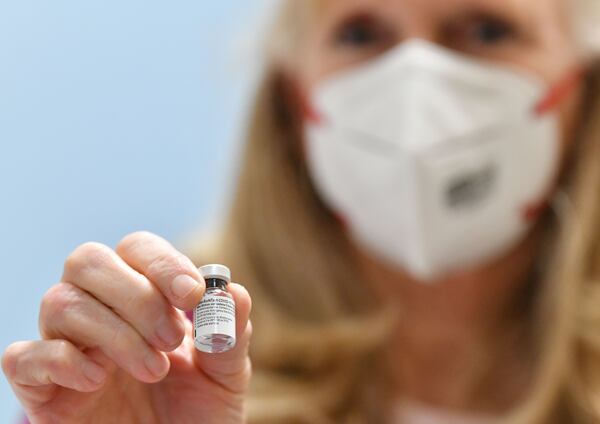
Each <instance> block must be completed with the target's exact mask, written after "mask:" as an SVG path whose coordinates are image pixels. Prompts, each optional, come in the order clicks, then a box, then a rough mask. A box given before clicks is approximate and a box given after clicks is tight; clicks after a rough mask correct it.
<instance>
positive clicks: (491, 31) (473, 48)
mask: <svg viewBox="0 0 600 424" xmlns="http://www.w3.org/2000/svg"><path fill="white" fill-rule="evenodd" d="M519 37H520V34H519V30H518V29H517V27H516V25H515V24H513V23H511V22H510V21H508V20H507V19H504V18H502V17H498V16H493V15H486V14H483V15H482V14H472V15H468V16H465V17H464V18H463V19H461V20H460V21H457V22H455V23H453V24H452V25H450V26H449V27H447V29H446V41H447V42H448V44H449V45H450V46H451V47H453V48H456V49H458V50H462V51H465V52H479V53H485V52H489V50H490V49H492V48H496V47H501V46H504V45H505V44H507V43H510V42H512V41H516V40H517V38H519ZM484 49H487V50H484ZM482 50H483V51H482Z"/></svg>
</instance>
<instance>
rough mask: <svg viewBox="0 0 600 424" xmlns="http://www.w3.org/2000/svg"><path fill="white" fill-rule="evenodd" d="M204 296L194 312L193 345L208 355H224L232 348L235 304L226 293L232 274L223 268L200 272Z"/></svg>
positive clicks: (209, 266)
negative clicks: (204, 290) (203, 285)
mask: <svg viewBox="0 0 600 424" xmlns="http://www.w3.org/2000/svg"><path fill="white" fill-rule="evenodd" d="M199 271H200V274H201V275H202V277H204V280H205V281H206V293H205V294H204V297H203V298H202V300H201V301H200V303H199V304H198V306H196V308H195V309H194V317H193V319H194V345H195V346H196V349H198V350H200V351H202V352H208V353H220V352H226V351H228V350H229V349H231V348H233V347H234V346H235V302H234V301H233V297H232V296H231V294H230V293H229V292H228V291H227V285H228V284H229V283H230V282H231V272H230V271H229V268H227V267H226V266H225V265H219V264H211V265H204V266H202V267H200V268H199Z"/></svg>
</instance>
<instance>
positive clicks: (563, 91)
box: [534, 67, 586, 115]
mask: <svg viewBox="0 0 600 424" xmlns="http://www.w3.org/2000/svg"><path fill="white" fill-rule="evenodd" d="M585 74H586V69H585V68H584V67H578V68H576V69H575V70H573V71H572V72H568V73H567V74H566V75H565V76H564V77H563V78H561V79H560V80H559V81H558V82H557V83H556V84H555V85H554V86H553V87H552V88H551V89H550V90H549V91H548V94H547V95H546V96H545V97H544V98H543V99H542V100H540V102H539V103H538V104H537V105H536V106H535V108H534V113H535V114H536V115H544V114H545V113H548V112H550V111H552V110H554V109H556V108H557V107H558V105H560V104H561V103H562V101H563V100H564V99H565V97H566V96H567V95H568V94H569V93H570V92H571V91H572V90H574V89H575V87H577V86H578V85H579V83H580V82H581V80H582V79H583V77H584V76H585Z"/></svg>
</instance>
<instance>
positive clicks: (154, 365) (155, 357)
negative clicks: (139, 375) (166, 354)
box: [144, 352, 165, 377]
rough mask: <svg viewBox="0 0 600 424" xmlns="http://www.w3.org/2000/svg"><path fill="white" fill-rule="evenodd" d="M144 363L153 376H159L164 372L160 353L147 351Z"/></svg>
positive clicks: (163, 362)
mask: <svg viewBox="0 0 600 424" xmlns="http://www.w3.org/2000/svg"><path fill="white" fill-rule="evenodd" d="M144 363H145V364H146V368H148V371H150V373H151V374H152V375H153V376H155V377H161V376H162V375H163V374H164V373H165V361H164V359H163V357H162V355H160V354H157V353H156V352H150V353H148V355H147V356H146V359H145V360H144Z"/></svg>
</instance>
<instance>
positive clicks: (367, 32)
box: [333, 14, 390, 48]
mask: <svg viewBox="0 0 600 424" xmlns="http://www.w3.org/2000/svg"><path fill="white" fill-rule="evenodd" d="M389 39H390V33H389V31H387V30H386V28H385V25H383V23H382V22H380V21H379V20H378V19H376V18H375V17H374V16H370V15H366V14H361V15H357V16H354V17H351V18H349V19H346V20H345V21H344V22H343V23H342V24H341V25H339V27H338V28H337V30H336V31H335V32H334V40H333V41H334V44H335V45H338V46H344V47H351V48H369V47H376V46H379V45H381V44H382V43H385V42H386V41H387V40H389Z"/></svg>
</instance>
